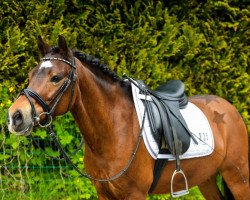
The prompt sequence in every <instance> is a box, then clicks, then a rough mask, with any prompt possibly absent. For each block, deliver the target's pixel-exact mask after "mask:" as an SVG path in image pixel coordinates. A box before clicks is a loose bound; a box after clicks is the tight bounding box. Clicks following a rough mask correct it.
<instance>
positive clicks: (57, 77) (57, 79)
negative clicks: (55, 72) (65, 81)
mask: <svg viewBox="0 0 250 200" xmlns="http://www.w3.org/2000/svg"><path fill="white" fill-rule="evenodd" d="M61 79H62V77H60V76H53V77H52V78H51V79H50V81H51V82H53V83H58V82H59V81H60V80H61Z"/></svg>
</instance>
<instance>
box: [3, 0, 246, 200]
mask: <svg viewBox="0 0 250 200" xmlns="http://www.w3.org/2000/svg"><path fill="white" fill-rule="evenodd" d="M0 8H1V9H0V18H1V20H0V30H1V34H0V63H1V65H0V108H1V111H2V113H1V115H0V125H1V135H0V139H1V146H0V147H1V148H0V149H1V150H0V151H1V154H0V163H1V164H0V165H1V173H0V193H2V195H3V196H5V197H8V198H19V199H25V198H26V199H35V198H37V197H38V196H40V197H41V199H47V198H52V199H56V198H59V199H78V198H81V199H93V198H96V193H95V191H94V189H93V187H92V186H91V184H90V183H89V182H88V181H86V180H82V179H81V180H79V179H78V177H77V175H76V174H74V171H72V170H71V169H70V167H69V166H67V167H66V165H65V163H60V162H55V161H52V160H49V159H48V158H47V157H46V156H44V155H43V154H41V153H40V151H39V150H38V149H34V147H32V146H31V145H30V143H29V141H28V140H27V139H26V138H19V137H16V136H13V135H9V133H8V131H7V127H6V125H5V120H6V113H7V108H8V107H9V106H10V105H11V103H12V102H13V101H14V100H15V98H16V97H17V95H18V93H19V92H20V91H21V89H22V88H23V87H24V86H25V85H26V84H27V74H28V72H29V71H30V70H31V69H32V68H33V67H34V66H35V65H36V64H37V62H38V61H39V54H38V51H37V44H36V38H37V36H38V35H41V36H42V37H43V38H45V39H46V40H47V41H48V42H49V43H50V44H56V42H57V37H58V34H61V35H63V36H65V38H66V39H67V41H68V44H69V46H70V47H72V48H77V49H80V50H82V51H83V52H85V53H89V54H92V55H94V56H96V57H99V58H100V59H101V60H103V61H104V62H106V63H108V65H109V66H110V68H111V69H112V70H114V71H115V72H117V73H118V74H119V75H122V74H123V73H124V72H125V73H127V74H129V75H132V76H133V77H135V78H138V79H143V80H145V81H146V82H147V83H148V84H149V85H150V86H151V87H153V88H154V87H156V86H157V85H158V84H160V83H162V82H164V81H166V80H169V79H180V80H182V81H183V82H184V83H185V85H186V92H187V94H188V95H195V94H215V95H219V96H222V97H224V98H226V99H227V100H229V101H230V102H232V103H233V104H234V105H235V106H236V107H237V109H238V110H239V111H240V113H241V114H242V116H243V117H244V119H245V121H246V123H247V126H248V129H250V114H249V102H250V84H249V83H250V76H249V74H250V70H249V59H248V58H249V52H250V48H249V45H248V44H249V39H248V38H249V29H248V27H249V16H250V11H249V10H250V9H249V5H248V4H247V1H245V0H244V1H237V0H234V1H232V0H215V1H214V0H207V1H198V0H194V1H193V0H185V1H184V0H178V1H177V0H169V1H160V0H157V1H154V0H136V1H131V0H128V1H127V0H126V1H125V0H117V1H114V0H105V1H104V0H101V1H94V0H90V1H80V0H74V1H70V0H55V1H48V0H36V1H28V0H23V1H17V0H14V1H10V0H7V1H1V2H0ZM73 124H74V123H73V119H72V117H71V115H66V116H65V117H60V118H58V119H57V121H55V122H54V129H55V131H56V133H58V136H59V138H60V140H61V142H62V143H63V144H64V145H65V146H66V147H67V150H68V151H72V150H73V149H74V148H75V147H76V145H77V144H78V143H79V139H77V140H76V141H75V138H76V137H77V135H79V131H78V129H77V128H76V127H75V126H74V125H73ZM34 135H35V136H36V137H38V136H39V137H41V138H44V139H45V141H47V140H46V133H45V132H44V131H42V130H37V131H36V132H34ZM73 140H74V142H72V141H73ZM45 143H46V142H45ZM49 143H50V141H47V144H49ZM46 150H47V151H49V152H50V153H51V154H55V155H56V154H57V152H54V151H53V149H50V148H49V147H47V148H46ZM82 155H83V152H82V153H80V154H79V155H77V156H76V157H74V162H76V163H78V164H79V165H82V159H81V157H82ZM32 167H33V168H32ZM49 167H52V169H53V170H50V169H49ZM53 167H54V168H53ZM57 167H58V168H57ZM64 167H65V168H64ZM68 173H69V174H70V175H72V176H71V178H68ZM60 195H61V196H60ZM79 196H80V197H79ZM184 198H185V199H193V198H195V199H198V198H202V197H200V194H199V193H198V192H197V190H192V194H191V195H189V196H187V197H184ZM148 199H169V196H168V195H160V196H149V197H148Z"/></svg>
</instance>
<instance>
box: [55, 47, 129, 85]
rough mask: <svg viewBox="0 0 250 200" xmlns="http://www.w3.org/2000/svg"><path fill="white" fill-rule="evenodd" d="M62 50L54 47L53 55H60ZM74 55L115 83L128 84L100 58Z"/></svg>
mask: <svg viewBox="0 0 250 200" xmlns="http://www.w3.org/2000/svg"><path fill="white" fill-rule="evenodd" d="M59 51H60V49H59V47H58V46H54V47H52V48H51V52H52V53H59ZM73 55H74V56H75V57H76V58H78V59H79V60H80V61H81V62H83V63H86V64H87V65H89V66H91V67H93V68H95V69H98V70H99V71H101V72H102V73H103V74H104V75H106V76H108V77H110V78H111V79H112V80H113V81H114V82H119V83H121V84H122V85H124V84H125V83H126V81H124V80H123V79H122V78H120V77H119V76H118V75H117V74H116V73H115V72H114V71H112V70H111V69H110V68H109V66H108V65H106V64H103V63H102V62H101V61H100V60H99V59H98V58H96V57H94V56H92V55H88V54H85V53H83V52H80V51H77V50H73Z"/></svg>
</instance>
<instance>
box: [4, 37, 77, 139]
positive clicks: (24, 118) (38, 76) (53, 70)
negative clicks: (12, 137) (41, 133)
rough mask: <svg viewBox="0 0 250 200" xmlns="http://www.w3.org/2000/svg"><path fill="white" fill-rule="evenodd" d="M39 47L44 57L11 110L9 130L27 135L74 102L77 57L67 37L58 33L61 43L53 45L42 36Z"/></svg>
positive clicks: (39, 39) (34, 69) (32, 71)
mask: <svg viewBox="0 0 250 200" xmlns="http://www.w3.org/2000/svg"><path fill="white" fill-rule="evenodd" d="M38 47H39V50H40V52H41V54H42V56H43V58H42V59H41V61H40V62H39V63H38V65H37V66H36V67H35V68H33V69H32V70H31V71H30V73H29V85H28V87H27V88H26V89H24V90H23V91H22V92H21V94H20V96H19V97H18V99H17V100H16V101H15V102H14V103H13V105H12V106H11V107H10V108H9V110H8V116H7V123H8V129H9V131H10V132H12V133H14V134H16V135H24V136H27V135H29V134H30V133H31V131H32V129H33V127H34V126H36V125H40V126H47V125H48V124H50V123H51V121H52V117H54V116H57V115H61V114H64V113H66V112H67V111H68V110H69V109H70V107H71V106H72V104H74V100H75V98H74V96H75V95H74V84H75V82H76V74H75V58H74V56H73V52H72V51H71V50H70V49H69V48H68V46H67V43H66V41H65V39H64V38H63V37H62V36H59V40H58V46H56V47H53V48H51V47H50V46H49V45H48V44H47V43H45V42H44V41H43V40H42V38H41V37H40V36H39V37H38Z"/></svg>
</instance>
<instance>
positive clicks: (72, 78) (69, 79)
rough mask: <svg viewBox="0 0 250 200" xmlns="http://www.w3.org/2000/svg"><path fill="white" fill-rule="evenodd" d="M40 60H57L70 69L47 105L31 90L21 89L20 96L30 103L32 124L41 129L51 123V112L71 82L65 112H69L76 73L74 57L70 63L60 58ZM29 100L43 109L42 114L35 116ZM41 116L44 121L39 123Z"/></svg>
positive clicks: (35, 113)
mask: <svg viewBox="0 0 250 200" xmlns="http://www.w3.org/2000/svg"><path fill="white" fill-rule="evenodd" d="M41 60H42V61H50V60H58V61H61V62H65V63H67V64H68V65H69V66H70V67H71V69H70V72H69V74H68V76H67V78H66V79H65V81H64V83H63V84H62V85H61V87H60V88H59V90H58V91H57V92H56V94H55V96H54V97H53V98H52V100H50V102H49V103H46V101H45V100H44V99H43V98H42V97H41V96H40V95H39V94H37V93H36V92H35V91H34V90H32V89H31V88H25V89H23V90H22V92H21V94H20V95H25V96H26V98H27V99H28V101H29V103H30V106H31V113H32V117H33V122H34V124H35V122H37V123H38V125H39V126H41V127H48V126H50V124H51V123H52V114H53V112H54V111H55V109H56V107H57V106H58V104H59V102H60V100H61V98H62V96H63V95H64V93H65V92H66V91H67V89H68V88H69V86H70V83H71V82H72V87H71V94H70V100H69V104H68V108H67V111H69V110H70V108H71V106H72V99H73V96H74V91H75V83H76V78H77V76H76V73H75V69H76V64H75V58H74V57H72V62H69V61H68V60H65V59H62V58H53V57H46V58H42V59H41ZM31 98H33V99H35V100H36V102H37V103H39V104H40V106H41V107H42V108H43V112H42V113H41V114H39V115H37V112H36V109H35V106H34V103H33V102H32V100H31ZM43 115H45V119H46V120H44V121H43V122H41V121H40V119H41V116H43Z"/></svg>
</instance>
